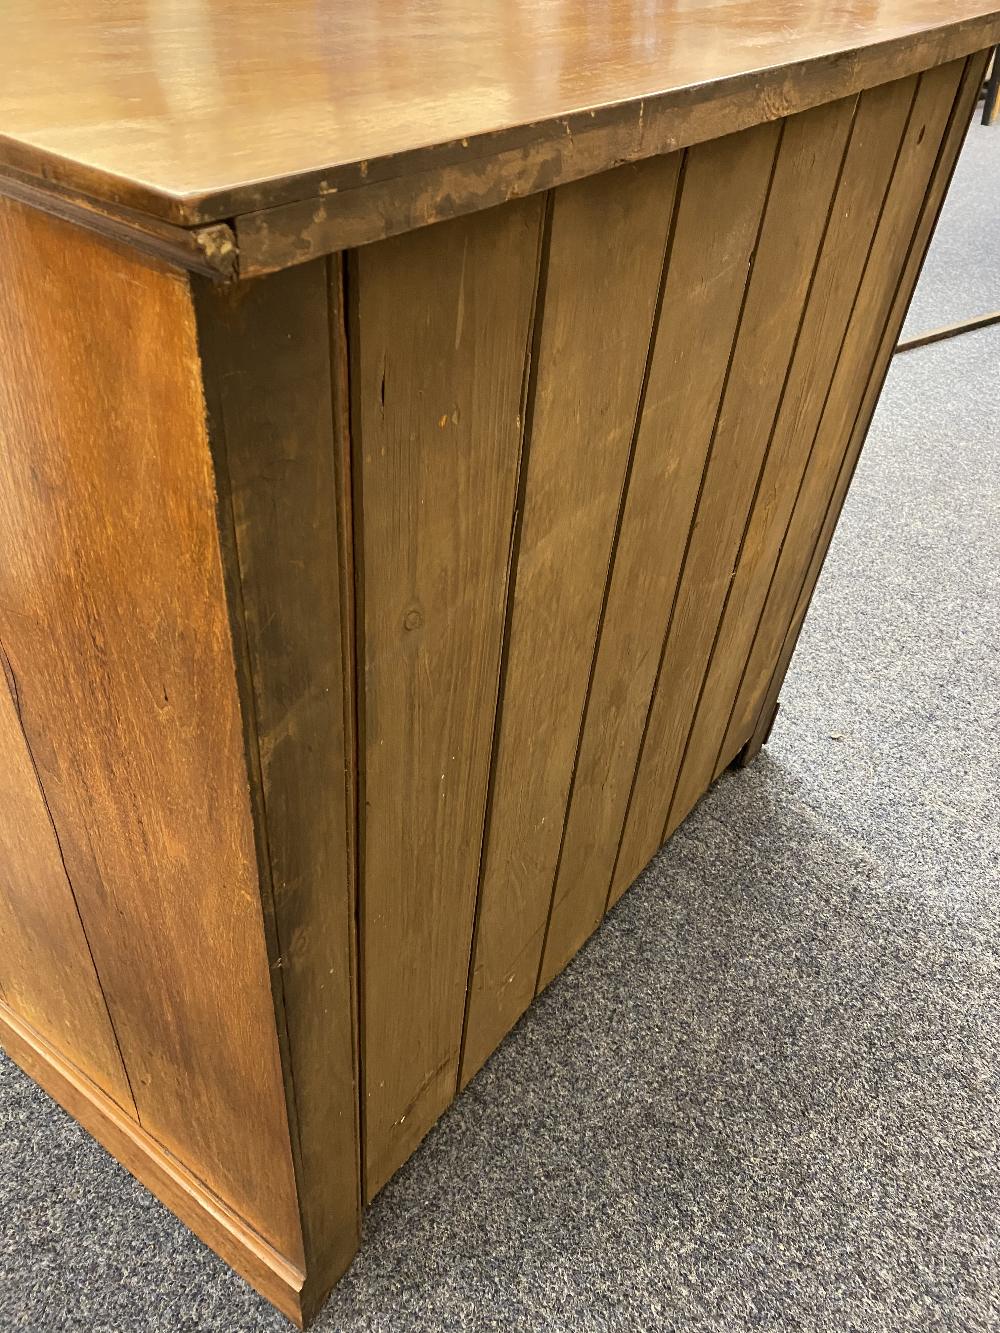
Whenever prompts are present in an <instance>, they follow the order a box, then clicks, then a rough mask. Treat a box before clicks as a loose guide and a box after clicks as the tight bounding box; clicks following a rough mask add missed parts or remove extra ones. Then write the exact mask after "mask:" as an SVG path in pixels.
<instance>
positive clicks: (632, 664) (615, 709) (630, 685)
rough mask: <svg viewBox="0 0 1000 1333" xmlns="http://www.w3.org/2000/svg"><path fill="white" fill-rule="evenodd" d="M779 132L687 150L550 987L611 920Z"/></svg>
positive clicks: (564, 865) (757, 132)
mask: <svg viewBox="0 0 1000 1333" xmlns="http://www.w3.org/2000/svg"><path fill="white" fill-rule="evenodd" d="M777 138H778V127H777V125H773V124H772V125H763V126H759V127H757V128H755V129H751V130H746V131H744V132H743V133H741V134H733V135H727V136H726V137H725V138H723V139H717V140H715V141H714V142H712V143H707V144H703V145H701V146H699V147H697V148H692V149H690V150H689V151H688V153H687V157H686V161H685V164H684V170H683V177H682V181H681V184H680V198H679V202H678V207H677V214H676V219H675V223H674V231H673V236H672V239H671V242H670V253H669V257H668V268H667V273H666V281H665V285H664V292H663V305H662V311H661V316H660V321H659V327H658V329H657V332H656V340H655V344H654V348H653V354H652V358H651V363H650V371H649V383H648V385H647V389H646V395H645V399H644V402H643V407H642V416H641V420H640V422H639V428H638V434H637V439H636V444H635V458H634V463H633V467H632V473H631V477H630V479H629V484H628V492H627V496H626V499H625V504H624V509H623V513H622V520H621V530H620V534H619V538H618V545H617V548H616V551H615V556H614V564H613V567H612V571H611V575H610V581H609V587H608V592H607V604H606V607H605V612H604V619H603V624H602V627H601V633H600V641H599V644H598V648H597V652H596V656H595V661H594V667H593V679H592V683H591V687H590V696H589V700H588V704H587V712H586V718H585V722H584V725H583V730H582V734H581V738H580V747H579V753H578V757H577V763H576V771H575V776H574V779H573V789H572V795H571V798H570V804H569V809H568V812H567V818H566V824H565V832H564V835H563V845H562V852H561V856H560V860H559V866H558V875H557V878H556V882H555V889H554V894H553V900H552V909H551V919H550V922H549V928H548V935H547V940H546V946H545V957H544V959H543V962H542V969H541V977H540V980H541V983H542V984H543V985H545V984H547V983H548V981H549V980H551V978H552V977H553V976H554V975H555V974H556V972H558V971H559V970H560V969H561V968H562V967H564V966H565V964H566V963H567V962H568V961H569V959H570V958H571V957H572V956H573V954H574V953H575V952H576V950H577V949H578V948H579V947H580V945H581V944H582V943H583V942H584V940H585V939H586V938H587V936H588V935H589V934H590V933H591V931H592V930H593V929H594V928H595V926H596V925H597V924H598V922H599V921H600V919H601V916H602V915H603V912H604V904H605V900H606V898H607V893H608V882H609V880H610V878H611V872H612V869H613V866H614V858H615V852H616V850H617V847H618V838H619V834H620V830H621V825H622V819H623V817H624V813H625V804H626V802H627V800H628V793H629V787H630V784H631V781H632V775H633V773H634V771H635V762H636V755H637V753H638V750H639V744H640V741H641V738H642V728H643V723H644V721H645V717H646V712H647V710H648V708H649V699H650V694H651V692H652V689H653V681H654V678H655V675H656V666H657V661H658V659H659V651H660V645H661V644H662V642H663V635H664V631H665V628H666V624H667V619H668V617H669V613H670V606H671V603H672V601H673V596H674V589H675V585H676V581H677V574H678V570H679V569H680V565H681V561H682V559H683V555H684V548H685V545H686V542H687V536H688V532H689V531H690V526H691V517H692V513H693V510H694V504H695V499H696V496H697V493H698V486H699V483H700V481H701V475H702V471H703V469H704V465H705V455H706V451H707V449H708V444H709V440H710V439H711V435H712V424H713V422H714V421H715V417H716V413H717V411H718V406H719V398H720V395H721V393H722V386H723V383H724V381H725V374H726V367H727V365H728V362H729V356H730V351H731V347H732V343H733V337H734V334H735V330H736V325H737V320H738V318H739V312H740V306H741V303H742V299H743V292H744V289H745V287H746V278H747V269H748V265H749V262H750V256H751V253H752V251H753V246H754V242H755V240H756V237H757V233H758V230H759V226H760V217H761V210H762V208H763V205H764V199H765V196H766V192H767V183H768V179H769V176H770V171H771V165H772V162H773V159H774V151H775V145H776V143H777Z"/></svg>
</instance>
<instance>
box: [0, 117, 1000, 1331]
mask: <svg viewBox="0 0 1000 1333" xmlns="http://www.w3.org/2000/svg"><path fill="white" fill-rule="evenodd" d="M991 308H1000V127H998V128H996V129H991V130H988V129H982V128H980V127H979V126H978V125H977V126H975V127H974V128H973V129H972V130H971V132H970V139H969V144H968V147H967V150H966V153H965V156H964V158H963V160H962V162H961V163H960V166H959V171H958V175H957V180H956V186H955V190H954V192H953V194H952V196H951V199H950V202H949V204H948V207H947V212H946V215H945V217H944V220H943V222H942V224H941V227H940V228H939V233H938V238H937V240H936V241H935V248H934V251H933V253H932V256H931V258H930V259H929V261H928V264H927V267H926V271H925V275H924V278H923V280H922V284H921V288H920V291H919V294H918V296H917V299H916V302H915V305H914V312H913V314H912V315H911V318H910V320H909V323H908V332H909V333H910V334H912V333H915V332H918V331H920V330H922V329H929V328H934V327H936V326H939V325H943V324H947V323H950V322H953V321H954V320H956V319H959V318H962V317H963V316H968V315H972V314H979V313H982V312H983V311H985V310H988V309H991ZM998 371H1000V327H997V328H992V329H986V330H983V331H980V332H976V333H971V334H967V335H965V336H962V337H960V338H956V339H954V340H951V341H949V342H944V343H938V344H935V345H933V346H929V347H926V348H922V349H920V350H917V351H912V352H908V353H905V354H902V355H900V356H899V357H897V358H896V360H895V362H894V364H893V368H892V371H891V374H890V378H889V382H888V385H887V389H886V393H885V397H884V399H883V401H882V404H881V406H880V408H879V411H878V414H877V417H876V420H875V423H874V426H873V429H872V433H871V437H870V441H869V444H868V446H867V449H866V452H865V454H864V456H863V459H862V463H861V466H860V468H859V471H858V474H857V478H856V481H855V484H854V489H853V491H852V493H851V496H850V499H849V502H848V505H847V509H846V511H845V514H844V518H843V522H842V525H841V527H840V530H839V533H838V536H837V538H836V541H835V545H834V548H833V550H832V552H831V555H830V558H829V561H828V563H827V567H826V570H825V573H824V575H823V579H822V582H821V585H820V588H819V590H818V593H817V596H816V600H815V602H814V605H813V609H812V611H811V613H810V616H809V619H808V621H807V624H806V628H805V632H804V634H803V638H802V642H801V646H800V648H799V652H798V656H797V658H796V660H795V663H794V665H793V669H792V672H791V674H790V676H789V678H788V681H787V683H786V686H785V689H784V691H783V694H782V705H783V707H782V712H781V716H780V719H779V721H778V724H777V726H776V728H775V731H774V735H773V737H772V740H771V743H770V745H769V746H768V748H767V749H766V750H765V752H764V753H763V754H762V755H761V756H760V758H759V759H758V760H757V761H756V762H755V764H754V765H753V766H752V767H751V768H749V769H747V770H746V771H745V772H742V773H730V774H727V775H726V776H725V777H724V778H723V779H722V780H721V781H720V782H719V783H718V784H717V785H716V787H715V788H714V789H713V790H712V792H711V793H710V794H709V795H708V797H707V798H706V799H705V800H704V801H703V802H702V803H701V805H700V806H699V807H698V809H697V810H696V811H695V812H694V814H693V815H692V816H691V818H690V819H688V821H687V823H686V824H685V825H684V826H683V827H682V828H681V830H680V831H679V832H678V833H677V835H676V836H675V837H674V839H673V841H672V843H671V844H670V846H669V848H668V849H667V850H666V851H665V852H663V853H662V854H661V855H660V856H659V857H658V858H657V859H656V861H655V862H654V863H653V864H652V865H651V866H650V867H649V869H648V870H647V871H646V872H645V874H644V875H643V876H642V878H641V880H640V881H639V882H638V883H637V885H636V886H635V887H634V888H633V889H632V891H631V892H630V893H629V894H627V895H626V897H625V899H624V900H623V901H622V903H621V904H620V906H619V907H618V908H617V910H616V911H615V912H614V913H612V915H611V916H610V917H609V918H608V920H607V921H606V922H605V924H604V926H603V927H602V928H601V930H600V931H599V932H598V933H597V935H596V936H595V937H594V939H593V940H592V941H591V942H590V944H589V945H588V946H587V947H586V948H585V949H584V950H583V952H582V953H581V955H580V956H579V957H578V958H577V959H576V961H575V962H574V963H573V964H572V965H571V966H570V968H569V969H568V970H567V971H566V973H565V974H564V975H563V976H562V977H561V978H560V979H559V980H558V981H557V982H556V983H555V984H554V985H553V986H551V987H550V989H549V990H548V991H547V992H546V993H545V994H544V995H543V997H542V998H541V1000H540V1001H539V1002H538V1003H537V1004H536V1005H535V1006H534V1007H533V1008H532V1010H531V1012H530V1013H529V1014H528V1015H527V1016H526V1017H525V1019H524V1020H523V1021H522V1022H521V1023H520V1024H519V1025H518V1027H517V1028H516V1029H515V1031H514V1032H513V1033H512V1034H511V1035H510V1037H509V1038H508V1039H507V1040H506V1041H505V1042H504V1043H503V1045H502V1047H501V1048H500V1050H499V1051H498V1052H497V1054H496V1055H495V1056H494V1058H493V1059H492V1060H491V1061H490V1062H489V1064H488V1065H487V1067H486V1068H485V1069H484V1071H483V1072H482V1073H481V1074H480V1076H479V1077H478V1078H477V1079H476V1080H475V1081H474V1083H473V1084H472V1086H471V1088H470V1089H469V1091H468V1092H467V1093H466V1095H464V1096H463V1097H462V1098H460V1099H459V1101H458V1102H457V1104H456V1105H455V1106H454V1107H452V1109H451V1110H450V1111H449V1112H448V1113H447V1114H446V1115H445V1117H444V1118H443V1119H442V1121H441V1122H440V1124H439V1125H438V1126H437V1128H436V1129H435V1130H434V1131H433V1132H432V1134H431V1135H430V1137H429V1138H428V1139H427V1141H426V1142H425V1144H424V1146H423V1147H422V1148H421V1149H420V1150H419V1151H418V1152H417V1153H416V1155H415V1156H414V1157H413V1158H412V1159H411V1161H410V1162H409V1163H408V1164H407V1165H406V1166H405V1167H404V1168H403V1170H402V1171H401V1172H400V1173H399V1175H398V1176H397V1177H396V1178H395V1179H394V1180H393V1181H392V1182H391V1183H390V1184H389V1186H388V1187H387V1188H386V1189H385V1190H384V1192H383V1193H382V1194H381V1196H380V1197H379V1198H378V1199H377V1201H376V1202H375V1204H374V1206H373V1207H372V1208H371V1210H370V1212H369V1214H368V1217H367V1220H366V1224H365V1239H364V1245H363V1248H362V1251H361V1254H360V1255H359V1257H358V1259H357V1260H356V1262H355V1264H354V1266H353V1268H352V1269H351V1271H350V1272H349V1274H348V1275H347V1277H346V1278H345V1279H344V1280H343V1282H342V1283H341V1284H340V1286H339V1287H338V1289H337V1290H336V1291H335V1292H334V1294H333V1296H332V1297H331V1299H330V1301H329V1303H328V1304H327V1306H326V1308H325V1309H324V1311H323V1313H322V1315H321V1316H320V1318H319V1320H318V1322H317V1324H316V1325H315V1327H316V1329H317V1330H318V1333H334V1331H336V1333H361V1331H362V1330H365V1331H367V1333H374V1331H375V1330H380V1331H381V1330H385V1331H386V1333H411V1331H412V1333H417V1331H418V1330H427V1331H428V1333H430V1331H431V1330H442V1331H448V1333H451V1331H452V1330H476V1331H477V1333H478V1331H479V1330H503V1333H533V1331H534V1330H555V1331H560V1333H561V1331H563V1330H579V1331H581V1333H603V1331H605V1330H608V1331H610V1330H629V1331H630V1333H631V1331H632V1330H634V1331H635V1333H646V1331H647V1330H671V1331H676V1333H708V1331H709V1330H711V1333H730V1331H731V1330H733V1331H735V1330H744V1329H754V1330H762V1329H763V1330H782V1331H783V1330H816V1331H819V1330H822V1333H853V1331H855V1330H857V1333H882V1330H885V1331H886V1333H901V1331H905V1330H927V1331H928V1333H930V1331H931V1330H942V1331H944V1330H947V1331H948V1333H973V1331H974V1333H989V1331H990V1330H997V1329H1000V796H998V792H1000V739H998V737H1000V597H998V584H1000V374H998ZM289 1327H290V1325H288V1324H287V1323H286V1322H285V1321H284V1320H283V1318H282V1317H281V1316H280V1315H278V1314H277V1313H276V1312H275V1311H274V1310H272V1309H271V1307H270V1306H268V1305H267V1304H266V1303H265V1302H264V1301H263V1300H262V1299H261V1298H259V1297H258V1296H256V1295H255V1294H254V1293H253V1292H252V1291H251V1290H250V1289H249V1288H248V1287H247V1286H245V1285H244V1284H243V1282H241V1281H240V1279H239V1278H237V1277H236V1276H234V1275H233V1274H232V1273H231V1272H229V1271H228V1270H227V1269H226V1267H225V1266H224V1265H223V1264H222V1262H221V1261H220V1260H218V1259H217V1258H216V1257H215V1256H214V1255H213V1254H211V1253H210V1252H209V1251H208V1250H207V1249H205V1248H204V1247H203V1246H202V1245H201V1244H200V1243H199V1242H198V1241H197V1240H195V1239H194V1237H193V1236H191V1235H190V1233H189V1232H187V1231H186V1230H185V1228H184V1227H183V1226H182V1225H181V1224H180V1223H179V1222H177V1221H176V1220H175V1219H174V1218H173V1217H172V1216H171V1214H170V1213H168V1212H167V1211H166V1209H164V1208H163V1207H161V1205H160V1204H159V1203H157V1202H156V1201H155V1200H154V1199H153V1198H152V1197H151V1196H150V1195H149V1194H147V1193H146V1191H145V1190H144V1189H142V1188H141V1187H140V1186H139V1185H137V1184H136V1183H135V1181H133V1180H132V1178H131V1177H130V1176H129V1175H128V1174H127V1173H126V1172H125V1171H124V1170H123V1169H122V1168H121V1167H119V1166H117V1165H116V1164H115V1163H114V1162H113V1161H112V1160H111V1159H110V1158H109V1157H108V1156H107V1155H106V1154H105V1153H104V1151H103V1150H102V1149H101V1148H99V1147H98V1146H97V1145H96V1144H95V1143H93V1142H92V1141H91V1140H90V1139H89V1138H88V1137H87V1136H86V1135H85V1134H84V1133H83V1131H82V1130H81V1129H79V1128H78V1127H77V1125H76V1124H75V1123H74V1122H73V1121H72V1120H71V1119H70V1118H69V1117H68V1116H67V1115H65V1114H64V1113H63V1112H62V1111H60V1110H59V1109H58V1108H57V1107H56V1106H55V1105H54V1104H53V1103H52V1102H51V1101H49V1099H48V1098H47V1097H46V1096H45V1095H44V1094H43V1093H41V1092H40V1091H39V1090H38V1089H37V1088H36V1087H35V1086H34V1085H33V1084H32V1083H31V1082H30V1081H29V1080H28V1079H27V1078H25V1077H24V1076H23V1075H22V1074H21V1073H20V1072H19V1071H18V1070H17V1069H16V1068H15V1067H14V1066H13V1065H12V1064H11V1063H10V1062H9V1061H7V1060H6V1059H3V1058H2V1057H0V1333H7V1330H14V1329H29V1330H37V1333H49V1331H50V1330H51V1331H52V1333H63V1331H64V1330H87V1333H105V1331H112V1330H113V1331H114V1333H132V1331H133V1330H136V1331H142V1333H146V1331H152V1333H158V1331H159V1330H164V1331H167V1330H169V1333H184V1331H188V1330H190V1331H194V1330H205V1331H206V1333H208V1331H211V1333H215V1331H216V1330H218V1331H219V1333H250V1331H251V1330H252V1331H253V1333H263V1331H264V1330H274V1331H275V1333H277V1331H278V1330H286V1329H288V1328H289Z"/></svg>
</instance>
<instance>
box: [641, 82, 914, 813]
mask: <svg viewBox="0 0 1000 1333" xmlns="http://www.w3.org/2000/svg"><path fill="white" fill-rule="evenodd" d="M916 86H917V81H916V79H903V80H901V81H899V82H897V83H890V84H885V85H883V86H882V87H881V88H876V89H873V90H872V91H871V92H867V93H863V94H862V95H861V99H860V102H859V105H858V111H857V116H856V118H855V123H854V127H853V132H852V135H851V142H850V147H849V150H848V154H847V159H846V161H845V163H844V171H843V175H842V177H841V181H840V184H839V186H838V189H837V195H836V199H835V200H834V206H833V211H832V213H831V215H830V226H829V229H828V231H827V235H826V239H825V241H824V243H823V252H822V255H821V257H820V263H819V266H818V268H817V271H816V279H815V281H814V283H813V287H812V293H811V295H810V298H809V307H808V309H807V311H806V316H805V319H804V321H803V324H802V331H801V334H800V336H799V340H798V345H797V347H796V352H795V357H794V360H793V362H792V369H791V372H790V374H789V377H788V383H787V385H786V387H785V393H784V396H783V398H782V403H781V410H780V412H779V414H778V420H777V423H776V425H775V430H774V436H773V438H772V440H771V447H770V449H769V451H768V457H767V464H766V467H765V469H764V475H763V477H762V478H761V483H760V487H759V490H758V492H757V498H756V500H755V502H754V507H753V513H752V515H751V518H750V524H749V527H748V529H747V535H746V539H745V541H744V543H743V549H742V552H741V553H740V561H739V566H738V568H737V570H736V574H735V577H734V579H733V584H732V587H731V589H730V592H729V597H728V600H727V602H726V609H725V612H724V615H723V618H722V624H721V626H720V628H719V634H718V638H717V640H716V643H715V647H714V649H713V652H712V660H711V665H710V667H709V670H708V673H707V675H706V678H705V684H704V686H703V687H702V693H701V698H700V700H699V703H698V708H697V712H696V713H695V718H694V721H693V722H692V725H691V732H690V735H689V737H688V742H687V751H686V755H685V759H684V764H683V767H682V769H681V773H680V776H679V778H678V781H677V789H676V792H675V793H674V799H673V803H672V806H671V810H670V817H669V819H668V820H667V830H666V833H667V836H668V837H669V835H670V833H672V832H673V830H674V828H676V826H677V825H678V824H679V823H680V822H681V820H682V819H683V818H684V816H685V815H686V814H687V813H688V811H689V810H690V809H691V807H692V806H693V805H694V803H695V801H697V799H698V797H699V796H700V795H701V794H702V792H703V791H704V790H705V789H706V788H707V787H708V785H709V784H710V782H711V781H712V778H713V776H714V774H715V762H716V759H717V758H718V754H719V748H720V746H721V744H722V738H723V735H724V732H725V728H726V726H727V724H728V722H729V714H730V711H731V709H732V706H733V701H734V699H735V697H736V690H737V687H738V685H739V681H740V676H741V675H742V671H743V667H744V665H745V663H746V660H747V654H748V652H749V649H750V643H751V641H752V639H753V634H754V631H755V629H756V627H757V622H758V620H759V618H760V613H761V609H762V607H763V605H764V599H765V597H766V596H767V590H768V587H769V586H770V582H771V576H772V574H773V573H774V566H775V563H776V561H777V558H778V552H779V551H780V549H781V545H782V543H783V541H784V539H785V534H786V532H787V530H788V521H789V518H790V517H791V513H792V508H793V506H794V504H795V497H796V495H797V494H798V490H799V486H800V485H801V482H802V477H803V473H804V471H805V467H806V463H807V462H808V459H809V455H810V452H811V450H812V444H813V441H814V440H815V438H816V428H817V426H818V424H819V420H820V416H821V414H822V411H823V406H824V404H825V402H826V399H827V395H828V393H829V391H830V386H831V382H832V379H833V374H834V371H835V370H836V366H837V358H838V355H839V353H840V347H841V344H842V342H843V339H844V331H845V329H846V326H847V321H848V319H849V318H850V314H851V310H852V309H853V306H854V301H855V298H856V297H857V294H858V288H859V285H860V282H861V278H862V275H863V273H864V269H865V263H866V261H867V258H868V252H869V250H870V248H871V244H872V239H873V236H874V233H875V228H876V226H877V224H878V220H879V217H880V216H881V212H882V206H883V203H884V201H885V197H886V193H887V191H888V188H889V183H890V181H891V180H892V174H893V167H894V164H895V161H896V157H897V154H898V153H899V151H900V144H901V142H902V136H903V132H904V130H905V128H906V125H907V121H908V119H909V115H910V109H911V107H912V105H913V97H914V93H915V92H916Z"/></svg>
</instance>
